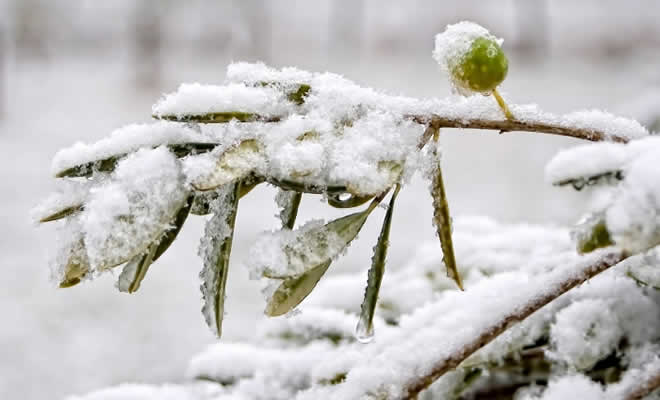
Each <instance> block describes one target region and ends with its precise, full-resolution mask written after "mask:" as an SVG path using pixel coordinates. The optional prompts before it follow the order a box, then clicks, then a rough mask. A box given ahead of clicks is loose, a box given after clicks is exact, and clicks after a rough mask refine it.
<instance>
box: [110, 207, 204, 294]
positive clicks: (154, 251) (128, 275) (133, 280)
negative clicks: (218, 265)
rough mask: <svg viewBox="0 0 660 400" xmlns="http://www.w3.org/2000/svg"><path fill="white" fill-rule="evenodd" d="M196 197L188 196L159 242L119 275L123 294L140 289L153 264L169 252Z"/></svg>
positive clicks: (137, 257) (132, 261) (152, 245)
mask: <svg viewBox="0 0 660 400" xmlns="http://www.w3.org/2000/svg"><path fill="white" fill-rule="evenodd" d="M194 197H195V196H194V195H190V196H188V200H186V202H185V203H184V204H183V205H182V207H181V209H180V210H179V212H177V214H176V218H175V219H174V221H172V226H171V228H170V229H168V230H167V231H166V232H165V233H164V234H163V235H162V236H161V237H160V238H159V239H158V240H156V241H154V242H153V243H152V244H151V245H150V246H149V248H148V249H147V251H146V252H145V253H144V254H141V255H138V256H136V257H133V259H132V260H130V261H129V262H128V264H126V265H125V266H124V269H123V270H122V271H121V274H120V275H119V280H118V281H117V288H118V289H119V291H121V292H127V293H134V292H136V291H137V290H138V289H139V288H140V284H141V283H142V280H143V279H144V277H145V276H146V274H147V271H148V270H149V267H150V266H151V264H153V263H154V262H156V260H158V258H159V257H160V256H161V255H163V253H165V251H167V249H168V248H169V247H170V245H171V244H172V243H173V242H174V240H175V239H176V237H177V235H178V234H179V232H180V231H181V228H182V227H183V224H184V223H185V222H186V219H187V218H188V214H190V209H191V207H192V204H193V202H194Z"/></svg>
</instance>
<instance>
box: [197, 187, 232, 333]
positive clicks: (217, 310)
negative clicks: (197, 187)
mask: <svg viewBox="0 0 660 400" xmlns="http://www.w3.org/2000/svg"><path fill="white" fill-rule="evenodd" d="M221 190H222V191H223V193H220V196H219V198H218V201H219V202H220V203H218V204H217V205H216V207H215V209H214V207H212V209H214V215H213V217H211V219H210V220H209V222H208V223H207V228H206V232H205V234H206V236H207V237H206V239H205V240H206V241H207V244H206V246H208V249H207V252H206V253H204V252H202V256H203V258H204V267H203V268H202V272H201V273H200V278H201V279H202V285H201V287H200V289H201V291H202V298H203V301H204V305H203V306H202V314H203V315H204V318H205V319H206V323H207V324H208V326H209V327H210V328H211V330H212V331H213V332H214V333H215V334H216V335H217V336H218V337H220V336H221V335H222V319H223V315H224V302H225V287H226V285H227V273H228V269H229V256H230V254H231V245H232V240H233V237H234V225H235V224H236V211H237V209H238V200H239V197H240V193H241V182H240V181H236V182H234V183H232V184H230V185H227V186H226V187H224V188H222V189H221ZM209 236H210V237H209Z"/></svg>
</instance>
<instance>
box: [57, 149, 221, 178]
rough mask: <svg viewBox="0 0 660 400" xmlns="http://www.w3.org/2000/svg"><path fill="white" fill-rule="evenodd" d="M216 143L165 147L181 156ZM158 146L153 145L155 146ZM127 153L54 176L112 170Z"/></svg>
mask: <svg viewBox="0 0 660 400" xmlns="http://www.w3.org/2000/svg"><path fill="white" fill-rule="evenodd" d="M216 146H217V144H216V143H180V144H169V145H167V148H168V149H169V150H170V151H171V152H172V153H174V155H175V156H177V157H179V158H182V157H186V156H189V155H196V154H203V153H207V152H209V151H211V150H213V149H214V148H216ZM156 147H158V146H153V148H156ZM126 155H127V153H122V154H116V155H114V156H111V157H108V158H105V159H102V160H96V161H91V162H88V163H83V164H79V165H76V166H73V167H71V168H67V169H64V170H62V171H60V172H57V173H56V174H55V177H56V178H79V177H88V176H91V175H92V174H93V173H94V172H96V171H98V172H112V171H114V170H115V167H116V166H117V163H118V162H119V160H121V159H122V158H124V157H126Z"/></svg>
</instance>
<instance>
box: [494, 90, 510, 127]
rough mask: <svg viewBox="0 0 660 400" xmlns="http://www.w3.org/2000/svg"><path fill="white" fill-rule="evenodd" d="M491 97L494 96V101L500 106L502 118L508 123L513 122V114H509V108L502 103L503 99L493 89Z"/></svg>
mask: <svg viewBox="0 0 660 400" xmlns="http://www.w3.org/2000/svg"><path fill="white" fill-rule="evenodd" d="M493 96H495V100H497V104H498V105H499V106H500V108H501V109H502V111H504V116H505V117H506V119H508V120H509V121H513V120H514V118H513V114H511V110H509V106H507V105H506V103H505V102H504V99H503V98H502V96H500V92H498V91H497V88H495V89H493Z"/></svg>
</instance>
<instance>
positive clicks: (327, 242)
mask: <svg viewBox="0 0 660 400" xmlns="http://www.w3.org/2000/svg"><path fill="white" fill-rule="evenodd" d="M369 213H371V209H367V210H365V211H361V212H357V213H353V214H350V215H346V216H344V217H341V218H338V219H336V220H333V221H330V222H328V223H327V224H325V225H323V226H320V227H318V228H316V229H310V230H309V231H306V232H305V233H304V234H302V235H300V236H299V237H297V238H296V242H295V244H294V245H290V246H287V247H285V248H284V249H283V251H284V254H285V255H286V258H287V261H288V263H289V265H292V264H293V265H303V266H304V267H303V270H304V271H303V273H305V272H307V271H310V270H312V269H314V268H316V267H317V266H319V265H321V264H323V263H325V262H327V261H330V260H332V259H333V258H335V257H337V256H338V255H339V254H340V253H341V252H342V251H343V250H344V249H345V248H346V246H348V245H349V244H350V242H351V241H352V240H353V239H355V237H356V236H357V234H358V233H359V232H360V229H362V226H363V225H364V223H365V221H366V220H367V217H368V216H369ZM264 277H266V278H271V279H289V278H294V277H296V275H293V276H292V275H281V274H279V273H278V272H276V271H274V270H272V269H270V268H266V269H265V271H264Z"/></svg>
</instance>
